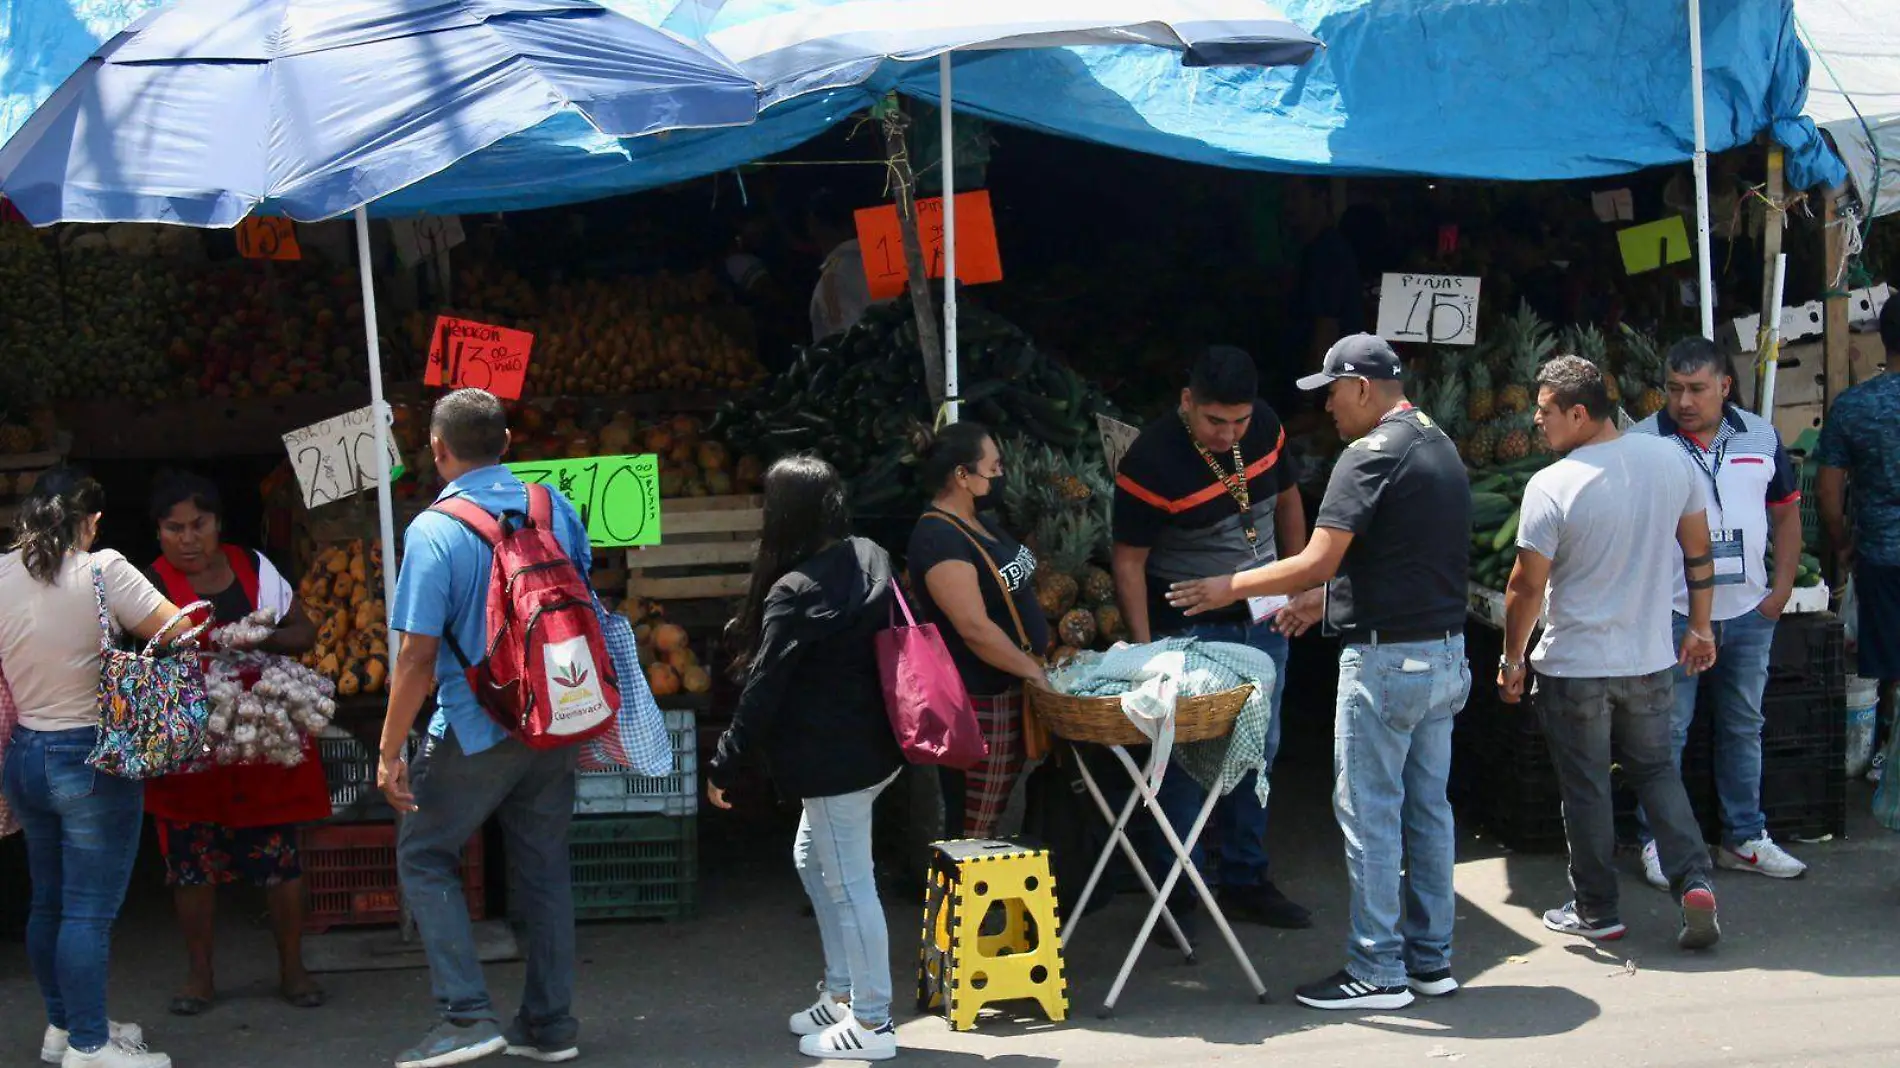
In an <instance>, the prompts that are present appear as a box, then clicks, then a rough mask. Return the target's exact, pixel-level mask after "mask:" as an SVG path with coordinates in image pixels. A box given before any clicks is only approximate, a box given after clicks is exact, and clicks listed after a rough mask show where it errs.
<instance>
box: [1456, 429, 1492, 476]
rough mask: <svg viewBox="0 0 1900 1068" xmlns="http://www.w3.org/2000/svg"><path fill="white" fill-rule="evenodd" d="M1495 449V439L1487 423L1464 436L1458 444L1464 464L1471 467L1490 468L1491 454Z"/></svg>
mask: <svg viewBox="0 0 1900 1068" xmlns="http://www.w3.org/2000/svg"><path fill="white" fill-rule="evenodd" d="M1496 449H1497V439H1496V436H1495V435H1494V434H1493V432H1492V430H1491V425H1490V424H1489V423H1485V424H1483V425H1480V426H1479V427H1478V429H1476V430H1473V431H1472V432H1471V433H1469V434H1467V435H1465V436H1464V437H1463V438H1462V439H1460V440H1459V442H1458V453H1459V455H1461V456H1463V457H1464V458H1465V463H1467V464H1469V465H1470V466H1472V467H1489V466H1491V459H1492V454H1493V453H1494V452H1495V451H1496Z"/></svg>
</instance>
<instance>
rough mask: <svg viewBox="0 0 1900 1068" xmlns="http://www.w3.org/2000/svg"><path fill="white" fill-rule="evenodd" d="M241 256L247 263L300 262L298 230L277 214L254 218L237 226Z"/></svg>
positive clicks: (300, 252)
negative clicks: (255, 261)
mask: <svg viewBox="0 0 1900 1068" xmlns="http://www.w3.org/2000/svg"><path fill="white" fill-rule="evenodd" d="M237 249H238V255H240V256H242V257H244V258H245V259H247V260H301V259H303V247H302V246H301V245H299V244H297V227H296V226H295V225H293V224H292V223H291V221H290V220H289V219H286V218H283V217H281V216H277V215H252V216H249V217H247V218H245V219H243V220H241V221H239V223H238V224H237Z"/></svg>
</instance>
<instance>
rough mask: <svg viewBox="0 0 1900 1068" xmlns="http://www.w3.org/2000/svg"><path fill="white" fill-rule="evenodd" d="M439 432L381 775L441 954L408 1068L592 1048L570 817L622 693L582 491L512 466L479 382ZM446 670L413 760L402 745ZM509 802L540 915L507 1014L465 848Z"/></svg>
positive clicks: (427, 938)
mask: <svg viewBox="0 0 1900 1068" xmlns="http://www.w3.org/2000/svg"><path fill="white" fill-rule="evenodd" d="M429 447H430V450H431V451H432V452H433V454H434V457H435V466H436V470H437V471H439V472H440V473H441V475H442V477H443V479H444V480H445V481H447V483H448V486H447V488H446V489H444V490H443V491H442V494H441V496H440V497H438V498H437V500H436V503H435V505H434V506H433V507H431V508H430V509H429V510H428V511H426V512H424V513H422V514H421V515H419V516H417V517H416V519H415V521H414V522H413V523H411V524H410V525H409V530H408V533H407V535H406V537H405V539H404V542H403V558H402V568H401V571H400V573H399V577H398V579H397V585H396V603H395V606H394V611H393V612H392V613H391V619H390V628H391V629H392V630H395V631H398V632H399V633H400V639H401V647H400V649H399V650H398V652H397V655H396V663H395V667H394V670H393V671H392V672H391V675H390V685H389V708H388V714H387V718H386V719H385V721H384V724H383V740H382V753H381V763H380V766H379V768H378V770H377V784H378V786H380V787H381V788H382V790H383V792H384V794H385V795H386V796H387V797H388V798H389V800H390V803H391V804H393V805H394V806H395V807H396V809H397V810H398V811H400V812H402V813H404V814H405V815H404V817H403V819H402V826H401V830H400V832H399V834H398V839H397V860H398V865H399V867H400V870H401V875H402V889H403V894H404V897H405V899H406V900H407V902H408V904H409V907H410V910H411V912H412V913H413V914H414V916H415V919H416V927H417V929H418V931H419V932H420V933H421V935H422V941H423V948H424V950H425V952H426V953H427V955H428V960H429V972H430V978H431V980H432V984H433V986H434V992H435V998H436V1002H437V1008H438V1011H439V1012H440V1014H441V1020H440V1022H439V1023H437V1024H436V1026H435V1027H434V1028H432V1029H431V1030H430V1031H429V1033H428V1034H427V1035H425V1036H424V1037H423V1039H422V1041H421V1042H419V1043H417V1044H416V1045H415V1046H414V1047H413V1048H411V1049H409V1050H407V1051H405V1052H404V1053H402V1054H401V1055H400V1056H399V1057H398V1058H397V1059H396V1065H397V1068H436V1066H439V1065H450V1064H462V1063H465V1062H467V1061H471V1060H475V1059H477V1058H480V1057H485V1056H488V1055H489V1054H493V1053H500V1052H503V1051H504V1050H505V1051H506V1052H508V1053H509V1054H511V1055H515V1056H520V1057H524V1058H527V1059H530V1060H536V1061H543V1062H552V1061H564V1060H569V1059H572V1058H573V1057H575V1056H578V1048H577V1047H576V1045H575V1037H576V1035H577V1033H578V1031H579V1024H578V1023H577V1022H576V1021H575V1019H574V1017H573V1016H572V1015H571V1013H570V1008H571V1005H572V1001H573V990H574V959H575V958H574V903H573V896H572V892H571V889H570V885H569V866H568V864H569V861H568V843H567V837H568V823H569V821H570V819H571V818H572V815H573V811H574V772H575V765H576V759H577V755H578V752H579V747H578V746H577V745H576V744H575V743H577V742H580V741H584V740H586V739H588V738H590V737H593V736H594V735H596V734H598V733H600V732H601V731H602V730H605V729H606V728H607V727H608V726H609V725H611V724H612V722H613V713H614V711H615V710H616V709H618V707H619V694H618V690H617V688H616V684H615V680H614V677H613V667H612V664H611V662H610V660H609V658H608V656H607V653H606V650H605V648H604V646H603V645H602V643H601V634H600V627H599V622H598V620H597V618H596V617H595V616H594V615H593V611H594V609H593V604H594V601H593V595H592V593H591V591H589V590H588V588H587V572H588V569H589V567H590V566H591V564H592V559H593V556H592V550H591V549H590V548H589V546H588V541H587V527H586V524H585V523H583V522H582V520H581V518H580V516H579V515H578V514H576V512H575V511H574V508H573V506H572V505H570V504H569V503H568V502H567V501H566V499H564V498H562V497H561V496H560V495H558V494H553V493H550V492H548V491H547V488H546V487H543V486H529V485H525V484H524V483H522V482H521V480H520V479H518V478H516V477H515V475H514V473H513V472H511V471H510V470H508V468H506V467H504V466H502V464H501V457H502V455H503V454H504V453H505V452H506V451H507V448H508V422H507V417H506V415H505V414H504V413H503V411H502V407H501V402H500V401H498V400H496V399H495V397H494V396H492V395H490V394H488V393H486V392H483V391H482V390H478V389H463V390H458V391H456V392H454V393H451V394H449V395H448V396H446V397H443V398H442V399H441V400H439V401H437V402H436V405H435V412H434V415H433V416H432V418H431V420H430V423H429ZM432 681H434V682H435V683H437V684H439V691H438V693H437V696H436V706H437V711H436V713H435V716H434V717H433V718H432V719H431V721H430V723H429V729H428V737H427V739H426V741H425V744H424V747H423V750H422V755H421V756H419V757H418V758H417V760H416V764H415V767H414V768H413V769H411V768H410V767H409V766H408V764H407V762H406V760H405V759H404V755H403V753H404V747H405V745H406V743H407V740H408V738H409V733H410V730H411V728H412V727H413V725H414V723H415V720H416V716H417V715H418V713H419V712H420V711H421V709H422V706H423V703H424V701H425V700H427V698H428V695H429V687H430V683H431V682H432ZM491 814H493V815H498V816H499V817H500V819H501V825H502V830H503V831H504V833H505V835H506V846H507V857H508V865H509V868H510V874H511V875H512V876H513V879H512V886H513V889H512V893H513V895H514V896H513V899H512V901H511V904H513V905H517V906H519V909H520V913H521V915H522V916H523V917H524V918H525V920H526V922H527V925H528V937H527V948H528V974H527V985H526V990H525V991H524V992H523V994H522V999H521V1008H520V1011H519V1013H518V1014H517V1015H516V1016H515V1018H514V1019H513V1020H512V1021H511V1022H510V1023H509V1024H508V1025H507V1026H506V1028H505V1029H504V1028H503V1027H502V1026H501V1024H500V1020H499V1018H498V1016H497V1015H496V1012H495V1008H494V1004H493V1002H492V1001H491V1000H490V999H489V996H488V988H487V985H486V983H485V982H484V980H483V977H482V968H481V963H480V961H479V960H478V958H477V957H476V953H475V944H474V939H473V937H472V935H471V933H470V919H469V913H468V905H467V902H466V898H465V894H464V889H463V886H462V876H461V858H462V848H463V846H464V844H465V843H467V842H468V840H469V839H470V837H472V836H473V835H475V834H478V833H480V830H481V827H482V824H483V823H484V822H485V821H486V820H487V819H488V817H489V816H490V815H491Z"/></svg>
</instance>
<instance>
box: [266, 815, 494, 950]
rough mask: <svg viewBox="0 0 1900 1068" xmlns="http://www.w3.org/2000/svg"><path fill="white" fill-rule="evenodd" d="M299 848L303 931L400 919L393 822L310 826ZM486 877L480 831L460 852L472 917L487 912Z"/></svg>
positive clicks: (299, 838) (300, 834) (301, 833)
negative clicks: (301, 864) (302, 894)
mask: <svg viewBox="0 0 1900 1068" xmlns="http://www.w3.org/2000/svg"><path fill="white" fill-rule="evenodd" d="M297 848H298V850H299V851H300V852H301V853H302V854H303V856H302V860H303V878H304V887H305V892H306V894H307V897H308V901H307V904H306V905H305V910H304V930H306V931H311V932H319V933H320V932H323V931H327V930H329V929H330V928H332V927H362V926H368V925H373V924H393V923H400V922H401V921H402V882H401V879H400V878H398V876H397V872H396V825H395V824H393V823H341V824H338V823H328V824H314V825H311V826H308V827H305V828H303V829H302V830H301V831H299V832H298V834H297ZM484 879H485V876H484V868H483V864H482V836H481V833H480V832H479V831H478V832H476V834H475V837H473V838H470V839H469V840H468V845H467V846H466V847H464V848H463V850H462V888H463V890H464V891H465V892H466V894H467V895H468V916H469V919H471V920H479V919H483V918H484V917H486V916H487V914H488V894H487V893H486V886H485V882H484Z"/></svg>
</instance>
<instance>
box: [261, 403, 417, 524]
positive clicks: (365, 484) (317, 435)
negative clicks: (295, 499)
mask: <svg viewBox="0 0 1900 1068" xmlns="http://www.w3.org/2000/svg"><path fill="white" fill-rule="evenodd" d="M383 418H384V419H385V420H387V419H388V418H389V416H387V415H385V416H383ZM385 440H386V441H387V442H388V444H389V455H388V456H387V457H386V458H385V459H387V461H388V463H389V469H390V470H391V471H393V472H395V474H396V476H397V477H401V475H402V456H401V454H399V453H397V451H396V435H395V432H394V430H391V431H390V432H389V433H388V434H387V435H386V437H385ZM284 451H285V452H288V453H289V454H290V466H291V469H292V470H294V471H295V472H296V473H297V487H298V488H299V489H301V490H302V491H303V505H304V507H305V508H317V507H320V506H322V505H326V504H329V503H330V502H332V501H340V500H342V499H343V498H345V497H348V496H351V495H353V494H357V493H361V492H363V491H364V490H366V489H375V488H376V487H377V485H378V484H379V483H380V482H381V478H382V470H383V465H382V464H379V463H377V462H376V409H375V408H374V407H373V406H372V407H364V408H358V409H357V410H355V411H353V412H345V413H343V414H342V415H339V416H336V417H335V418H332V419H325V420H324V421H323V422H321V423H312V424H310V425H309V426H307V427H304V428H303V429H302V430H293V431H291V432H290V433H288V434H285V435H284Z"/></svg>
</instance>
